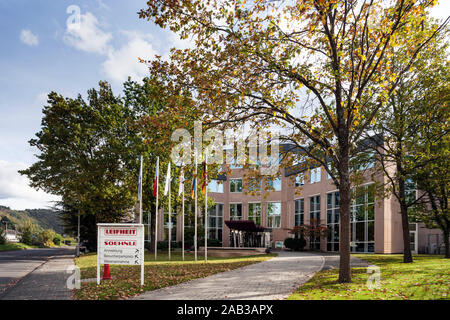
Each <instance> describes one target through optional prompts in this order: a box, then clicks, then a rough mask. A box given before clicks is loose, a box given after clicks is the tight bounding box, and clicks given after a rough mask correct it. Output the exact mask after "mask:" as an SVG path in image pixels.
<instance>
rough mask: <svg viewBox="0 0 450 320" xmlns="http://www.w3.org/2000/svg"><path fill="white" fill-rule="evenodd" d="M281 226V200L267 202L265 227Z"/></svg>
mask: <svg viewBox="0 0 450 320" xmlns="http://www.w3.org/2000/svg"><path fill="white" fill-rule="evenodd" d="M280 226H281V202H268V203H267V227H268V228H280Z"/></svg>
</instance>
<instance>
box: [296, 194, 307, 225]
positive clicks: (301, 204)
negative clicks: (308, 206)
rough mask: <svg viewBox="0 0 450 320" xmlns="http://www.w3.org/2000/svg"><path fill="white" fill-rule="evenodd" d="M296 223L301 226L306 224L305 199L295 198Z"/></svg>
mask: <svg viewBox="0 0 450 320" xmlns="http://www.w3.org/2000/svg"><path fill="white" fill-rule="evenodd" d="M294 203H295V211H294V220H295V221H294V225H295V226H296V227H297V226H301V225H304V224H305V199H298V200H295V202H294Z"/></svg>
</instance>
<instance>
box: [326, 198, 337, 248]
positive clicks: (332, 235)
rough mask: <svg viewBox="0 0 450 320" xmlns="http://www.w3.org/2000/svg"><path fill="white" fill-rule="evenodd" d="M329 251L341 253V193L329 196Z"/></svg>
mask: <svg viewBox="0 0 450 320" xmlns="http://www.w3.org/2000/svg"><path fill="white" fill-rule="evenodd" d="M327 227H328V230H329V233H328V237H327V251H339V191H336V192H332V193H328V194H327Z"/></svg>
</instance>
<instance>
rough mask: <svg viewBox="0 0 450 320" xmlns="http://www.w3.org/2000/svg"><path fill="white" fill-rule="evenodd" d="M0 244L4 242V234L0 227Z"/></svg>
mask: <svg viewBox="0 0 450 320" xmlns="http://www.w3.org/2000/svg"><path fill="white" fill-rule="evenodd" d="M1 244H6V234H5V231H3V230H2V229H0V245H1Z"/></svg>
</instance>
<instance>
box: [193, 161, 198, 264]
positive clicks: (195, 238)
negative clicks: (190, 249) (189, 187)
mask: <svg viewBox="0 0 450 320" xmlns="http://www.w3.org/2000/svg"><path fill="white" fill-rule="evenodd" d="M197 183H198V182H197V153H196V154H195V186H194V187H195V190H194V194H195V210H194V212H195V214H194V215H195V217H194V221H195V226H194V256H195V261H197V189H198V188H197Z"/></svg>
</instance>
